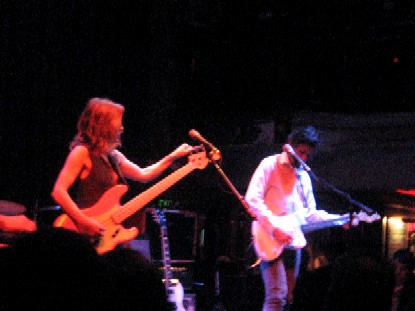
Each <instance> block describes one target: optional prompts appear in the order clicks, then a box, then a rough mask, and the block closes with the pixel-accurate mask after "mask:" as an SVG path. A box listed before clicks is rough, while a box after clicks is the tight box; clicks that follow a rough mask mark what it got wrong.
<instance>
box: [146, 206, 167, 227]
mask: <svg viewBox="0 0 415 311" xmlns="http://www.w3.org/2000/svg"><path fill="white" fill-rule="evenodd" d="M148 210H149V211H150V212H151V216H153V219H154V221H155V222H156V223H157V224H159V225H162V226H163V225H164V224H165V223H166V215H165V214H164V211H162V210H161V209H157V208H149V209H148Z"/></svg>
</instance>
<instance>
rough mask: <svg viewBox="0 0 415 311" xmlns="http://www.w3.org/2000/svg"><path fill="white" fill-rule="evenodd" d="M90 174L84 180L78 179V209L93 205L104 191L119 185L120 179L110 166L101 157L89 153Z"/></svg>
mask: <svg viewBox="0 0 415 311" xmlns="http://www.w3.org/2000/svg"><path fill="white" fill-rule="evenodd" d="M89 156H90V158H91V162H92V168H91V172H90V173H89V175H88V177H87V178H85V179H79V181H78V191H77V204H78V206H79V208H86V207H90V206H92V205H94V204H95V203H96V202H98V200H99V199H100V198H101V196H102V195H103V194H104V192H105V191H107V190H108V189H110V188H111V187H113V186H115V185H117V184H119V183H120V178H119V176H118V174H117V172H116V171H115V170H114V168H113V167H112V166H111V164H110V163H109V162H108V161H106V160H105V159H104V158H103V157H102V156H99V155H96V154H94V153H92V152H89Z"/></svg>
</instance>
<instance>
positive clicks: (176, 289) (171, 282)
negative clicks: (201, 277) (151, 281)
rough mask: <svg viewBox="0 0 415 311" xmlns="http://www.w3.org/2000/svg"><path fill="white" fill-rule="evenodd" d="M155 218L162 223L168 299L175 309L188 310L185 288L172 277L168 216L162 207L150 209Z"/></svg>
mask: <svg viewBox="0 0 415 311" xmlns="http://www.w3.org/2000/svg"><path fill="white" fill-rule="evenodd" d="M150 211H151V213H152V215H153V218H154V220H155V221H156V223H158V224H159V225H160V239H161V247H162V248H161V249H162V254H163V266H164V285H165V287H166V293H167V299H168V301H169V302H170V303H172V304H173V306H174V310H175V311H186V309H185V308H184V306H183V298H184V290H183V286H182V284H181V283H180V281H179V280H178V279H173V278H172V272H171V264H170V246H169V238H168V234H167V224H166V216H165V215H164V212H163V211H162V210H160V209H154V208H152V209H150Z"/></svg>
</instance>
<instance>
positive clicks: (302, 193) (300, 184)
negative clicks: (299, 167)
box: [295, 173, 308, 208]
mask: <svg viewBox="0 0 415 311" xmlns="http://www.w3.org/2000/svg"><path fill="white" fill-rule="evenodd" d="M295 176H296V177H297V179H298V182H297V190H298V193H299V194H300V198H301V201H302V202H303V207H304V208H308V203H307V198H306V197H305V193H304V187H303V183H302V181H301V175H300V174H299V173H297V174H296V175H295Z"/></svg>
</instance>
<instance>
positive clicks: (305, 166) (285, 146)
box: [282, 144, 311, 172]
mask: <svg viewBox="0 0 415 311" xmlns="http://www.w3.org/2000/svg"><path fill="white" fill-rule="evenodd" d="M282 149H283V150H284V151H285V152H288V153H289V154H291V155H292V156H293V157H294V158H295V159H296V160H297V161H298V162H299V163H300V164H301V166H302V167H303V168H304V169H305V170H306V171H307V172H311V168H310V167H309V166H308V165H307V164H306V163H305V162H304V161H303V159H301V158H300V157H299V156H298V154H297V153H296V152H295V151H294V149H293V147H291V145H290V144H285V145H284V146H283V147H282Z"/></svg>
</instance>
